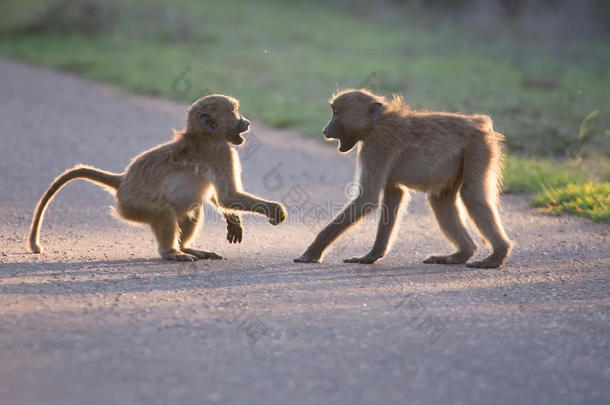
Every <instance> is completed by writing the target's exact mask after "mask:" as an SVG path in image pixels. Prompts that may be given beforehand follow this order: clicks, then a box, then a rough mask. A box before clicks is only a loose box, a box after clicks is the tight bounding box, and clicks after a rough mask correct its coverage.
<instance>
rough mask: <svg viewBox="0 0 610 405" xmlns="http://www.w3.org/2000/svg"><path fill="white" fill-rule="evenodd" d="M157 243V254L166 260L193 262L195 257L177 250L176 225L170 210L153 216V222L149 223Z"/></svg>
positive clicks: (174, 217) (175, 219)
mask: <svg viewBox="0 0 610 405" xmlns="http://www.w3.org/2000/svg"><path fill="white" fill-rule="evenodd" d="M150 227H151V228H152V231H153V233H154V234H155V238H156V239H157V243H158V245H159V254H160V255H161V257H163V258H164V259H166V260H176V261H181V262H183V261H189V262H192V261H195V260H197V257H196V256H195V255H192V254H188V253H186V252H183V251H181V250H180V249H178V246H177V245H178V232H179V230H178V223H177V218H176V215H175V214H174V213H173V212H172V211H171V210H166V211H163V212H160V213H157V214H155V216H154V222H151V223H150Z"/></svg>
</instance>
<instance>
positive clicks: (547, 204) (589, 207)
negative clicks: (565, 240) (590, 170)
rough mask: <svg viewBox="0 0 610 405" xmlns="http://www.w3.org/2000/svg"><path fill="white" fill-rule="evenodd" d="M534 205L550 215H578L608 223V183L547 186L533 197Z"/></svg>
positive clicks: (609, 184)
mask: <svg viewBox="0 0 610 405" xmlns="http://www.w3.org/2000/svg"><path fill="white" fill-rule="evenodd" d="M534 206H536V207H541V209H542V211H543V212H545V213H547V214H551V215H559V214H571V215H578V216H581V217H585V218H590V219H592V220H593V221H596V222H602V223H606V224H610V183H590V182H589V183H585V184H568V185H567V186H565V187H559V188H549V189H546V190H545V191H544V192H542V193H539V194H538V195H537V196H536V197H535V198H534Z"/></svg>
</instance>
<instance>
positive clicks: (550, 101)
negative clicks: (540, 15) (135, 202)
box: [0, 0, 610, 155]
mask: <svg viewBox="0 0 610 405" xmlns="http://www.w3.org/2000/svg"><path fill="white" fill-rule="evenodd" d="M56 2H57V0H55V1H47V2H46V3H51V4H52V3H56ZM44 3H45V2H39V1H34V0H22V1H20V2H12V3H11V2H6V3H3V5H2V6H0V31H3V32H7V33H8V34H10V35H2V36H0V53H2V54H5V55H9V56H12V57H17V58H20V59H24V60H27V61H30V62H33V63H36V64H41V65H44V66H50V67H53V68H58V69H64V70H68V71H74V72H78V73H79V74H82V75H84V76H87V77H89V78H92V79H95V80H100V81H106V82H110V83H115V84H118V85H120V86H123V87H126V88H128V89H131V90H135V91H138V92H143V93H149V94H155V95H163V96H166V97H171V98H174V99H180V100H186V101H191V100H193V99H195V98H196V97H198V96H199V95H200V94H202V92H207V91H212V92H221V93H227V94H231V95H234V96H236V97H238V98H240V99H241V100H242V105H243V109H244V111H245V112H246V113H248V114H251V115H252V116H254V117H256V118H258V119H261V120H262V121H263V122H265V123H266V124H268V125H271V126H273V127H291V128H295V129H297V130H299V131H300V132H302V133H304V134H306V135H311V136H320V131H321V128H322V127H323V126H324V123H325V122H326V121H327V119H328V117H329V114H330V110H329V108H328V105H327V103H326V100H327V99H328V98H329V96H330V95H331V94H332V93H333V91H335V90H336V89H337V88H345V87H354V86H359V85H361V84H363V83H364V84H365V85H366V86H368V87H370V88H372V89H373V90H375V91H377V92H380V93H383V94H389V93H392V92H400V93H403V94H404V95H405V98H406V100H407V101H408V102H409V103H411V104H413V105H415V106H419V107H424V108H429V109H448V110H453V111H462V112H482V113H489V114H491V115H492V116H493V117H494V120H495V126H496V129H497V130H498V131H500V132H502V133H504V134H505V135H506V137H507V147H508V149H509V150H511V151H515V152H519V153H521V152H527V153H530V154H536V155H565V154H566V152H567V151H569V150H570V149H572V148H574V147H578V148H580V147H581V146H582V145H581V144H582V142H583V138H579V136H578V135H579V128H580V126H581V123H582V121H583V119H584V118H585V117H587V116H588V115H589V114H591V112H593V111H599V112H600V113H599V114H598V115H597V116H595V117H593V118H591V122H590V125H589V126H588V128H590V129H589V130H588V133H587V138H586V141H587V144H590V145H591V146H592V149H594V150H596V151H601V152H602V153H604V154H606V155H610V142H608V139H610V138H609V137H606V136H604V133H605V132H604V131H605V130H607V129H608V128H610V113H609V112H610V99H609V98H608V93H607V89H608V88H610V72H609V70H608V69H607V66H608V65H610V47H609V46H608V44H607V42H604V41H603V40H599V41H597V42H596V41H569V40H562V41H561V44H560V47H559V46H558V45H559V44H558V43H556V42H552V41H551V40H547V39H540V38H538V39H536V38H528V39H527V40H517V39H515V38H516V36H515V35H513V34H512V31H511V28H510V26H509V25H508V24H504V25H502V24H496V23H493V26H489V27H486V28H485V29H486V30H487V31H484V32H483V33H481V32H476V31H472V30H469V29H468V27H465V26H466V25H467V24H462V25H459V24H456V23H454V22H452V20H451V19H450V18H445V19H444V20H440V21H437V22H436V23H435V24H430V22H429V20H427V19H425V18H424V16H421V15H418V14H417V13H416V12H413V11H412V10H403V9H401V8H400V7H398V6H396V8H394V9H390V10H389V11H386V12H385V13H381V14H380V13H379V12H378V11H377V9H383V7H380V6H379V4H377V5H376V6H373V7H371V8H369V9H365V10H361V9H359V8H358V7H355V11H354V10H351V11H350V10H348V8H346V7H344V4H343V3H340V2H337V3H334V2H330V3H329V2H319V1H311V2H302V3H291V4H290V5H289V6H288V5H286V4H285V3H283V2H279V1H275V0H262V1H259V2H256V3H253V2H248V1H246V0H235V1H232V2H231V4H230V5H229V4H227V3H226V2H224V1H194V0H181V1H178V2H173V3H172V5H167V4H166V3H165V2H161V1H160V0H157V1H154V0H149V1H145V0H114V1H110V0H109V1H108V2H97V3H98V4H108V6H106V7H108V8H111V10H114V14H113V13H112V12H106V14H109V15H115V17H113V18H109V20H110V22H109V23H108V26H107V27H105V26H104V25H103V24H102V26H101V28H98V29H97V30H93V32H88V31H87V29H86V28H82V27H81V28H79V29H74V30H69V29H66V28H65V27H63V28H62V24H60V23H56V25H57V26H58V27H50V29H48V30H46V31H43V32H39V33H36V34H24V33H21V34H20V33H19V31H18V30H17V31H16V30H15V29H16V28H19V27H20V26H23V25H24V21H28V19H29V20H31V19H32V18H33V17H32V16H36V15H39V14H40V9H44V7H43V6H41V4H44ZM358 4H360V6H361V8H362V3H358ZM353 8H354V7H353ZM103 12H104V9H103V10H102V12H100V13H101V14H103ZM73 13H74V12H73ZM373 13H376V14H380V15H378V16H376V17H371V16H370V15H369V14H373ZM68 17H69V16H68ZM68 17H65V18H68ZM74 18H76V17H74ZM71 21H72V20H68V23H70V22H71ZM76 21H77V22H78V21H79V20H78V19H77V20H76ZM96 21H97V20H94V21H93V23H95V22H96ZM72 22H74V21H72ZM93 23H90V25H94V24H93ZM65 24H66V23H65V22H64V23H63V25H65ZM54 28H55V29H54ZM11 33H12V34H11ZM559 48H560V49H561V52H560V53H559V52H558V51H555V50H556V49H559ZM188 68H190V70H188V72H187V73H186V75H185V76H184V77H183V79H184V80H188V81H189V83H190V86H191V87H190V90H189V91H183V90H184V89H185V87H184V86H185V82H184V80H183V81H181V82H179V83H175V79H176V78H177V77H180V73H181V72H184V71H185V70H186V69H188ZM532 78H533V79H534V80H533V82H534V83H535V82H536V80H538V79H539V78H543V79H549V78H550V79H551V81H552V82H554V83H555V84H554V86H551V88H540V87H537V86H536V85H531V84H530V85H524V84H523V83H524V81H526V82H528V83H531V82H532V80H531V79H532ZM528 80H529V81H528ZM176 85H177V86H176Z"/></svg>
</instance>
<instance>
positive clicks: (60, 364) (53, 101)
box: [0, 60, 610, 404]
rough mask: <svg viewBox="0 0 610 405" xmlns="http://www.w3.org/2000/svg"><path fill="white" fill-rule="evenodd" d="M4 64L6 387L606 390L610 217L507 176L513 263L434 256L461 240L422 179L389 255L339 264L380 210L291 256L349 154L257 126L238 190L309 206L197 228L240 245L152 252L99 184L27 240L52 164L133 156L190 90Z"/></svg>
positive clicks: (556, 395) (397, 395)
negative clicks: (606, 221) (546, 197)
mask: <svg viewBox="0 0 610 405" xmlns="http://www.w3.org/2000/svg"><path fill="white" fill-rule="evenodd" d="M0 78H1V79H0V136H1V138H0V139H1V142H2V147H1V149H0V173H1V182H0V403H2V404H38V403H48V404H77V403H88V404H98V403H99V404H107V403H113V402H117V403H146V404H157V403H158V404H166V403H199V404H200V403H204V404H208V403H221V404H237V403H250V404H288V403H290V404H338V403H351V404H360V403H362V404H369V403H383V404H393V403H400V404H406V403H409V404H419V403H451V404H462V403H463V404H479V403H480V404H489V403H499V404H504V403H506V404H513V403H532V404H556V403H573V404H580V403H600V404H601V403H608V401H610V326H609V325H610V324H609V321H610V319H609V318H610V300H609V295H610V274H609V268H610V258H609V246H610V243H609V237H608V233H609V229H608V228H607V227H603V226H598V225H594V224H591V223H589V222H587V221H584V220H580V219H576V218H550V217H546V216H541V215H538V214H536V213H535V212H533V211H532V210H531V209H530V208H528V206H527V203H526V200H525V198H524V197H521V196H505V197H503V217H504V219H505V223H506V224H507V228H508V234H509V235H510V237H511V238H512V239H513V240H514V241H515V242H516V249H515V251H514V254H513V256H512V258H511V259H510V261H509V262H508V264H507V265H506V266H505V267H504V268H502V269H500V270H474V269H467V268H466V267H464V266H455V267H451V266H441V265H423V264H422V263H421V261H422V260H423V259H424V258H425V257H426V256H427V255H428V254H429V253H434V252H443V251H447V249H448V246H447V245H446V243H445V241H444V240H443V238H442V237H441V236H440V234H439V232H438V231H437V227H436V225H435V224H434V222H433V220H432V218H431V216H430V213H429V212H428V209H427V208H426V206H425V203H424V201H423V197H422V196H420V195H414V197H413V201H412V204H411V206H410V208H409V210H408V213H407V215H406V216H405V217H404V219H403V220H402V226H401V230H400V233H399V236H398V238H397V241H396V243H395V245H394V248H393V250H392V251H391V253H390V254H389V255H388V257H387V258H386V259H385V260H383V261H381V262H379V263H378V264H375V265H364V266H359V265H346V264H343V263H342V262H341V259H342V258H345V257H351V256H353V255H356V254H359V253H365V252H366V251H367V249H368V247H369V246H370V245H371V243H372V239H373V237H374V233H375V224H374V221H372V220H371V221H366V222H365V223H363V224H362V225H360V226H358V227H357V228H355V229H354V230H352V231H351V232H350V233H349V234H348V235H347V236H346V237H345V238H344V239H343V240H342V241H341V243H340V244H338V246H337V247H336V248H335V249H333V250H332V251H331V252H330V253H329V254H328V256H327V258H326V261H325V263H324V264H317V265H297V264H294V263H292V259H293V258H294V257H296V256H297V255H298V254H300V253H301V251H302V250H303V249H304V248H305V247H306V246H307V245H308V244H309V242H310V241H311V239H312V237H313V235H314V232H315V231H316V229H319V227H320V226H321V223H316V221H315V219H316V218H320V219H322V220H323V216H324V215H323V214H324V209H323V208H322V207H324V206H328V205H329V204H330V205H332V204H338V205H341V204H342V203H343V202H345V201H346V196H345V192H344V186H345V184H347V183H348V182H349V181H350V180H351V178H352V171H353V156H347V157H346V156H340V155H339V154H337V153H336V152H335V151H334V148H333V147H329V146H328V145H324V144H323V143H319V142H317V141H314V140H306V139H302V138H300V137H298V136H297V135H296V134H294V133H291V132H289V131H285V132H277V131H271V130H268V129H265V128H263V127H262V126H260V125H259V124H255V127H254V131H253V133H252V136H251V137H250V140H249V143H248V145H250V146H249V147H247V148H245V149H243V150H241V151H240V154H241V155H242V158H243V159H244V163H243V167H244V185H245V188H246V189H247V190H249V191H251V192H254V193H257V194H260V195H262V196H265V197H270V198H275V199H278V200H284V201H287V202H291V203H292V205H293V206H294V207H297V206H299V205H300V206H301V208H300V209H296V208H295V209H294V210H292V213H291V215H290V217H289V219H288V223H286V224H282V225H280V226H278V227H272V226H270V225H268V224H266V223H265V221H262V220H259V219H256V218H249V219H248V220H247V221H246V230H245V237H244V240H243V243H242V244H241V245H239V246H234V245H229V244H228V243H226V241H225V240H224V234H225V230H224V225H223V224H222V223H221V221H220V220H219V217H218V216H217V215H216V214H214V213H213V212H209V215H208V217H207V221H208V224H206V225H205V227H204V229H203V231H202V232H201V234H200V237H199V238H198V241H197V242H198V244H199V245H201V246H205V247H206V248H208V249H210V250H214V251H216V252H218V253H220V254H222V255H223V256H226V257H227V260H223V261H213V262H210V261H199V262H196V263H168V262H165V261H162V260H160V259H159V258H158V257H157V254H156V251H155V245H154V243H153V240H152V236H151V234H150V232H149V231H148V230H147V229H145V228H142V227H136V226H132V225H128V224H125V223H123V222H120V221H118V220H116V219H114V218H113V217H112V216H111V215H109V208H108V207H109V206H110V205H111V204H112V197H111V196H110V195H109V194H107V193H106V192H104V191H103V190H101V189H99V188H98V187H96V186H94V185H91V184H88V183H86V182H75V183H72V184H70V185H69V186H68V187H66V188H65V189H64V190H62V191H61V193H60V194H59V195H58V197H57V198H56V200H55V201H54V202H53V204H52V205H51V207H50V208H49V210H48V212H47V215H46V219H45V223H44V225H43V229H42V239H41V240H42V243H43V246H44V247H45V248H46V253H45V254H43V255H31V254H28V253H27V251H26V249H25V238H26V233H27V228H28V224H29V221H30V216H31V212H32V209H33V208H34V205H35V203H36V201H37V199H38V198H39V197H40V195H41V193H42V192H43V190H44V188H45V187H46V186H47V184H48V183H49V181H50V180H51V179H52V178H53V177H54V176H55V175H56V174H57V173H59V172H60V171H61V170H63V169H65V168H68V167H71V166H72V165H74V164H75V163H77V162H83V163H90V164H93V165H96V166H98V167H102V168H105V169H108V170H114V171H120V170H122V168H123V167H124V166H125V165H126V164H127V162H128V160H129V158H130V157H131V156H133V155H135V154H136V153H138V152H140V151H141V150H143V149H145V148H148V147H150V146H153V145H155V144H157V143H159V142H161V141H164V140H166V139H168V138H169V137H170V129H171V128H172V127H180V126H181V124H182V120H183V115H184V111H185V108H186V106H185V105H182V104H175V103H171V102H167V101H163V100H156V99H150V98H144V97H139V96H133V95H129V94H125V93H123V92H121V91H119V90H116V89H112V88H108V87H105V86H101V85H97V84H91V83H88V82H85V81H82V80H79V79H76V78H73V77H70V76H68V75H64V74H59V73H55V72H50V71H47V70H43V69H39V68H33V67H30V66H26V65H22V64H18V63H14V62H9V61H5V60H0ZM168 86H171V83H168ZM237 96H239V95H238V94H237ZM321 102H323V101H321ZM322 124H323V123H320V125H322ZM255 144H256V145H259V147H258V148H256V147H253V146H252V145H255ZM329 201H330V202H329ZM325 204H326V205H325ZM312 208H315V209H314V210H313V211H311V209H312ZM299 210H301V211H303V210H304V211H305V212H306V215H305V218H308V221H307V223H306V224H303V223H301V221H299V219H298V211H299ZM307 212H315V213H316V214H315V215H314V214H311V215H310V214H307ZM485 253H486V251H485V250H482V251H481V255H483V254H485Z"/></svg>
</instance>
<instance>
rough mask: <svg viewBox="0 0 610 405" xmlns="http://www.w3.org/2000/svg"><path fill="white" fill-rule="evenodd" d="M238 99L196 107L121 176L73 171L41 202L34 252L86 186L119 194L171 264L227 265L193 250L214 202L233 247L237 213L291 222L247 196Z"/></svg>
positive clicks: (123, 211) (273, 206)
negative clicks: (60, 202)
mask: <svg viewBox="0 0 610 405" xmlns="http://www.w3.org/2000/svg"><path fill="white" fill-rule="evenodd" d="M238 107H239V103H238V101H237V100H235V99H233V98H230V97H226V96H222V95H211V96H207V97H204V98H202V99H200V100H198V101H196V102H195V103H193V105H192V106H191V107H190V108H189V111H188V115H187V123H186V126H185V128H184V129H183V130H181V131H176V132H175V134H174V139H173V140H172V141H170V142H167V143H164V144H161V145H159V146H156V147H154V148H152V149H150V150H148V151H145V152H143V153H142V154H140V155H139V156H137V157H135V158H134V159H133V160H132V162H131V164H129V166H127V168H126V169H125V172H124V173H122V174H116V173H110V172H105V171H103V170H99V169H95V168H93V167H89V166H83V165H79V166H76V167H75V168H73V169H70V170H67V171H66V172H64V173H63V174H61V175H60V176H59V177H57V178H56V179H55V180H54V181H53V183H51V185H50V186H49V188H48V190H47V191H46V193H45V194H44V195H43V197H42V198H41V199H40V201H39V202H38V206H37V207H36V211H35V213H34V218H33V220H32V226H31V229H30V237H29V245H30V250H31V251H32V252H33V253H40V252H41V251H42V248H41V247H40V245H39V232H40V226H41V223H42V219H43V216H44V211H45V209H46V207H47V205H48V203H49V202H50V200H51V199H52V198H53V196H54V195H55V194H56V193H57V192H58V191H59V190H60V189H61V188H62V187H63V186H64V185H65V184H67V183H68V182H70V181H72V180H74V179H85V180H89V181H92V182H95V183H97V184H100V185H102V186H104V187H106V188H107V189H108V190H109V191H111V192H112V193H114V194H115V196H116V204H117V211H118V213H119V214H120V216H121V217H123V218H124V219H127V220H129V221H134V222H139V223H144V224H148V225H150V227H151V229H152V231H153V233H154V234H155V237H156V239H157V242H158V247H159V254H160V255H161V256H162V257H163V258H165V259H168V260H180V261H192V260H197V259H221V257H220V256H219V255H217V254H216V253H213V252H206V251H203V250H196V249H192V248H190V247H188V244H189V242H190V241H191V240H192V238H193V236H194V235H195V233H196V231H197V227H198V225H199V224H200V222H201V220H202V218H201V217H202V215H203V210H202V203H203V202H204V201H205V200H209V201H210V202H211V203H212V204H214V205H215V206H217V207H218V208H220V209H221V210H222V211H223V213H224V216H225V219H226V221H227V230H228V233H227V239H228V240H229V242H231V243H234V242H241V239H242V226H241V218H240V216H239V214H238V211H249V212H255V213H258V214H262V215H266V216H267V217H268V218H269V221H270V222H271V223H272V224H274V225H277V224H278V223H280V222H282V221H283V220H284V219H285V217H286V214H285V211H284V208H283V207H282V205H281V204H279V203H276V202H272V201H266V200H262V199H259V198H257V197H254V196H253V195H251V194H248V193H245V192H244V191H243V187H242V184H241V167H240V162H239V157H238V155H237V152H235V150H234V149H233V148H232V147H231V145H232V144H234V145H239V144H241V143H242V142H243V138H242V137H241V135H240V134H241V133H244V132H245V131H247V130H248V127H249V125H250V123H249V122H248V121H247V120H246V119H245V118H244V117H243V116H242V115H241V114H240V113H239V112H238Z"/></svg>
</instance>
